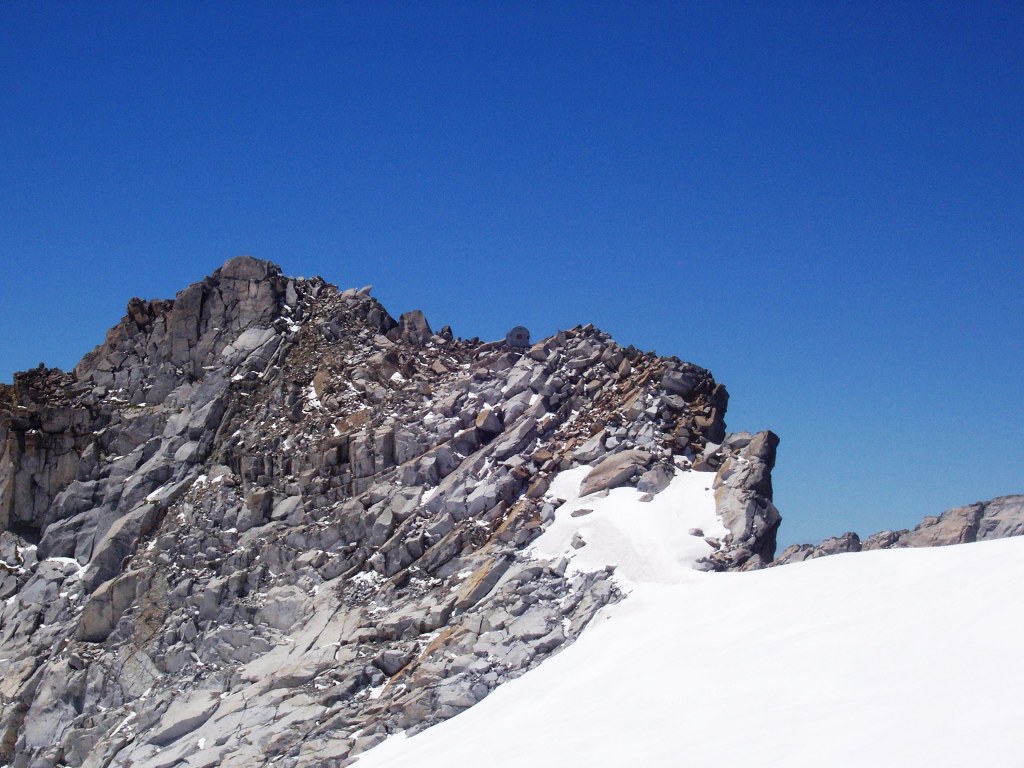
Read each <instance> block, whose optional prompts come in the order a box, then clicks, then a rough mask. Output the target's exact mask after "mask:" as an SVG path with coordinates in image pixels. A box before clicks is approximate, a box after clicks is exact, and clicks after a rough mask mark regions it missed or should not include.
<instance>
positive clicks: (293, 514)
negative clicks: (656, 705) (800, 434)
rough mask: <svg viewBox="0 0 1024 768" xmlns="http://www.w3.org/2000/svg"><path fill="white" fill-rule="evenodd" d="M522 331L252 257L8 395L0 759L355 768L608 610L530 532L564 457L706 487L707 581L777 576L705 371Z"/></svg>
mask: <svg viewBox="0 0 1024 768" xmlns="http://www.w3.org/2000/svg"><path fill="white" fill-rule="evenodd" d="M515 321H516V318H510V322H509V326H510V327H511V328H512V330H511V331H510V332H509V334H508V336H507V337H506V338H504V339H501V340H500V341H494V342H487V343H484V342H481V341H479V340H477V339H472V340H465V339H460V338H457V337H455V336H454V335H453V334H452V332H451V330H450V329H449V328H447V327H445V328H442V329H441V330H439V331H437V332H435V331H434V330H433V329H432V328H431V326H430V324H429V323H428V321H427V319H426V318H425V317H424V315H423V313H422V312H418V311H413V312H407V313H405V314H403V315H401V316H400V317H399V318H398V319H397V320H396V319H395V318H394V317H392V316H391V315H390V314H389V313H388V312H387V310H386V309H385V308H384V307H382V306H381V305H380V303H379V302H378V301H377V300H376V299H374V298H373V297H372V296H371V295H370V290H369V289H368V288H364V289H361V290H356V289H348V290H339V289H338V288H336V287H335V286H333V285H330V284H328V283H326V282H325V281H324V280H322V279H320V278H313V279H301V278H289V277H286V276H284V275H283V274H282V272H281V270H280V269H279V268H278V267H277V266H275V265H274V264H271V263H269V262H266V261H260V260H257V259H254V258H250V257H239V258H234V259H231V260H230V261H228V262H227V263H226V264H224V265H223V266H222V267H221V268H220V269H218V270H216V271H215V272H214V273H213V274H212V275H210V276H209V277H207V278H206V279H204V280H202V281H200V282H197V283H195V284H193V285H190V286H188V287H187V288H185V289H184V290H182V291H181V292H180V293H179V294H178V295H177V296H176V297H175V298H174V299H173V300H155V301H146V300H141V299H132V300H131V301H129V302H128V307H127V313H126V315H125V317H124V318H123V319H122V320H121V322H120V323H119V324H118V325H117V326H115V327H114V328H112V329H111V330H110V331H109V333H108V334H107V338H106V341H105V342H104V343H103V344H101V345H100V346H99V347H97V348H96V349H95V350H93V351H92V352H90V353H89V354H87V355H86V356H85V357H84V358H83V359H82V361H81V362H80V363H79V364H78V365H77V366H76V367H75V369H74V370H73V371H71V372H64V371H61V370H57V369H47V368H45V367H42V366H41V367H40V368H38V369H36V370H32V371H27V372H24V373H20V374H17V375H16V376H15V379H14V384H13V386H6V385H5V386H3V387H2V388H0V452H2V453H0V600H2V601H3V602H2V613H0V665H2V670H3V675H2V681H0V763H5V764H10V765H12V766H16V767H17V768H28V767H29V766H32V767H33V768H35V767H39V768H42V767H43V766H88V768H105V767H106V766H133V767H138V768H141V767H142V766H145V767H146V768H171V767H172V766H191V767H192V768H202V767H204V766H245V767H246V768H249V767H250V766H257V765H266V764H270V763H273V764H274V765H276V766H289V767H291V766H341V765H347V764H349V763H351V762H353V761H354V760H355V759H356V757H357V756H358V755H359V754H360V753H361V752H363V751H365V750H366V749H368V748H369V747H370V746H372V745H374V744H376V743H378V742H379V741H381V740H382V739H383V738H385V736H386V735H387V734H389V733H393V732H396V731H399V730H414V731H415V730H419V729H422V728H425V727H427V726H429V725H431V724H433V723H435V722H438V721H440V720H444V719H446V718H450V717H451V716H453V715H455V714H457V713H458V712H461V711H462V710H464V709H466V708H467V707H470V706H472V705H473V704H474V703H476V702H478V701H480V700H481V699H483V698H484V697H486V696H487V695H488V694H489V693H490V692H491V691H492V690H494V688H495V687H496V686H499V685H501V684H502V683H503V682H504V681H506V680H509V679H511V678H514V677H516V676H518V675H521V674H522V673H524V672H525V671H527V670H529V669H530V668H531V667H533V666H535V665H537V664H539V663H540V662H541V661H542V660H544V659H545V658H546V657H548V656H549V655H551V654H553V653H556V652H557V651H558V650H559V649H561V648H563V647H565V646H567V645H568V644H570V643H572V642H573V640H574V639H575V638H577V637H578V635H579V634H580V632H581V631H582V630H583V628H584V627H585V626H586V625H587V623H588V622H589V621H590V620H591V619H592V618H593V616H594V615H595V612H596V611H598V609H600V608H601V607H602V606H603V605H606V604H608V603H609V602H612V601H616V600H618V599H620V597H621V589H620V585H619V584H618V582H617V581H616V576H615V573H614V569H613V568H611V567H609V568H604V569H598V570H596V571H593V570H591V571H588V570H585V569H580V568H575V567H572V557H573V555H572V554H571V553H569V554H568V555H567V556H565V557H560V558H557V559H554V560H552V559H550V558H544V557H541V556H540V555H539V554H537V552H536V551H535V550H532V549H531V542H533V540H534V539H535V538H536V537H538V536H539V535H540V534H541V533H542V532H543V531H544V530H545V527H546V526H547V525H548V524H549V523H550V522H551V521H552V519H553V517H554V513H555V510H556V508H557V507H558V506H559V504H560V503H561V501H562V500H561V499H560V498H558V497H557V496H556V495H555V494H554V492H553V491H552V483H553V481H554V479H555V478H556V476H557V475H558V474H559V473H561V472H565V471H568V470H575V469H578V468H582V467H584V466H586V467H590V468H591V469H589V470H585V471H586V476H585V478H584V480H583V488H582V489H581V491H582V492H583V493H585V494H594V495H595V496H594V498H599V497H600V496H601V495H606V494H608V493H609V492H610V491H611V490H612V489H615V488H617V487H620V486H630V487H634V488H635V489H636V492H637V493H638V494H644V496H643V497H642V498H643V499H646V500H654V499H655V497H656V496H657V495H658V494H659V493H661V492H662V491H663V490H664V489H665V488H666V487H667V486H668V485H669V483H670V481H671V480H672V478H673V477H674V476H676V475H678V474H680V473H691V472H692V473H706V477H707V481H706V482H707V487H708V490H709V492H712V493H713V494H714V503H715V505H716V507H717V513H718V516H719V518H720V519H721V521H722V523H723V524H724V528H723V530H724V531H726V532H727V533H726V534H725V535H721V534H719V535H717V536H715V537H712V536H707V537H705V534H704V532H703V531H701V530H699V529H692V530H690V531H689V535H690V536H692V537H694V539H695V540H696V541H697V542H698V543H699V545H700V546H701V547H702V548H703V550H702V551H704V552H705V555H704V556H703V557H702V558H701V559H700V561H699V566H700V567H702V568H704V569H708V570H726V569H748V568H756V567H760V566H763V565H765V564H766V563H768V562H769V561H771V559H772V557H773V555H774V550H775V534H776V529H777V528H778V525H779V522H780V517H779V514H778V512H777V511H776V509H775V507H774V506H773V504H772V483H771V470H772V467H773V464H774V460H775V451H776V446H777V444H778V438H777V437H776V436H775V435H774V434H772V433H770V432H764V433H760V434H756V435H751V434H745V433H739V434H728V433H726V430H725V422H724V415H725V409H726V405H727V402H728V394H727V392H726V389H725V387H724V386H723V385H722V384H720V383H718V382H716V381H715V380H714V378H713V377H712V375H711V374H710V373H709V372H708V371H706V370H704V369H703V368H700V367H698V366H696V365H692V364H690V363H686V362H683V361H681V360H679V359H676V358H666V357H659V356H656V355H655V354H653V353H648V352H641V351H639V350H637V349H635V348H633V347H621V346H619V345H618V344H616V343H615V342H614V341H613V340H612V339H611V338H610V337H609V336H608V335H607V334H605V333H602V332H601V331H599V330H597V329H596V328H594V327H592V326H582V327H576V328H573V329H572V330H567V331H563V332H559V333H558V334H556V335H554V336H551V337H549V338H545V339H542V340H540V341H537V342H536V343H532V344H531V341H530V336H529V331H528V330H527V329H526V328H523V327H521V326H515V325H514V323H515ZM587 511H588V510H579V511H578V513H579V514H583V513H585V512H587ZM574 514H577V512H574ZM578 538H579V537H577V539H578ZM573 547H574V549H577V548H580V547H582V548H584V550H585V547H586V542H585V541H583V540H579V541H577V540H576V539H574V543H573ZM584 550H580V551H584Z"/></svg>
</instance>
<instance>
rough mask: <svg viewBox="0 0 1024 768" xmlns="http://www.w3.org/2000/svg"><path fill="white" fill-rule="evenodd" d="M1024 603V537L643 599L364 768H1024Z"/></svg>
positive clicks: (827, 562)
mask: <svg viewBox="0 0 1024 768" xmlns="http://www.w3.org/2000/svg"><path fill="white" fill-rule="evenodd" d="M584 549H586V548H584ZM662 556H663V553H662V552H658V553H657V557H659V558H660V557H662ZM1022 583H1024V537H1021V538H1015V539H1004V540H999V541H989V542H982V543H977V544H963V545H959V546H953V547H941V548H935V549H900V550H884V551H875V552H864V553H857V554H847V555H836V556H832V557H825V558H821V559H818V560H812V561H809V562H804V563H796V564H793V565H787V566H783V567H780V568H773V569H769V570H763V571H755V572H751V573H699V572H696V571H691V572H689V573H688V574H687V576H686V578H685V579H682V578H677V579H676V580H674V581H672V582H671V583H658V582H657V581H646V582H644V583H635V584H634V585H633V588H632V591H631V592H630V594H629V595H628V596H627V597H626V599H625V600H623V601H622V602H620V603H618V604H616V605H613V606H610V607H609V608H606V609H605V610H603V611H602V612H601V613H600V614H599V615H598V616H597V617H596V618H595V619H594V621H593V622H592V623H591V625H590V626H589V627H588V628H587V629H586V630H585V631H584V632H583V634H582V636H581V637H580V639H579V640H577V641H576V642H575V643H574V644H573V645H571V646H569V647H568V648H566V649H565V650H564V651H563V652H562V653H559V654H557V655H555V656H554V657H552V658H550V659H548V660H547V661H545V662H544V663H542V664H541V665H540V666H538V667H537V668H536V669H534V670H532V671H531V672H529V673H527V674H526V675H524V676H523V677H521V678H519V679H517V680H513V681H511V682H509V683H506V684H505V685H502V686H501V687H499V688H498V689H497V690H496V691H495V692H494V693H492V694H491V695H490V696H489V697H487V698H486V699H484V700H483V701H482V702H481V703H479V704H477V705H476V706H475V707H472V708H470V709H468V710H466V711H465V712H463V713H462V714H460V715H458V716H457V717H455V718H452V719H451V720H448V721H446V722H444V723H441V724H440V725H437V726H435V727H433V728H430V729H428V730H426V731H424V732H423V733H420V734H417V735H416V736H413V737H411V738H406V737H404V736H395V737H392V738H390V739H388V740H387V741H385V742H384V743H383V744H381V745H380V746H378V747H376V748H374V749H372V750H370V751H369V752H368V753H367V754H366V755H364V756H363V757H362V758H360V759H359V760H358V761H357V766H358V768H397V767H398V766H402V767H403V768H407V767H408V766H416V767H417V768H478V766H481V765H486V766H488V768H522V766H524V765H529V766H543V767H545V768H546V767H548V766H552V767H556V766H557V767H558V768H613V767H614V768H622V766H647V767H649V766H659V767H660V766H673V767H674V766H752V765H760V766H786V767H787V768H791V767H794V766H797V767H799V766H807V767H808V768H811V767H812V766H813V767H814V768H820V766H830V768H835V767H837V766H838V767H843V766H849V767H850V768H853V767H854V766H856V767H857V768H861V767H862V766H867V765H870V766H893V767H895V766H899V767H900V768H908V767H912V766H920V767H921V768H925V767H926V766H927V768H937V767H943V766H948V767H949V768H954V767H956V768H962V766H987V768H1011V767H1012V768H1020V766H1022V765H1024V728H1022V727H1021V723H1022V722H1024V698H1022V697H1021V695H1020V692H1021V691H1022V690H1024V653H1022V652H1021V651H1022V648H1024V640H1022V638H1024V634H1022V630H1024V611H1022V610H1021V607H1022V606H1021V597H1020V585H1021V584H1022Z"/></svg>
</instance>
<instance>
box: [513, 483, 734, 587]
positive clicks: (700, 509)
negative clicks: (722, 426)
mask: <svg viewBox="0 0 1024 768" xmlns="http://www.w3.org/2000/svg"><path fill="white" fill-rule="evenodd" d="M590 469H591V468H590V467H587V466H583V467H576V468H575V469H570V470H567V471H565V472H561V473H559V474H558V475H557V476H556V477H555V479H554V480H553V481H552V483H551V487H550V488H549V490H548V495H549V496H554V497H556V498H559V499H565V502H564V503H563V504H562V505H561V506H559V507H558V509H557V510H556V511H555V519H554V521H552V522H551V524H550V525H548V527H547V528H546V529H545V530H544V533H543V534H541V536H540V537H538V538H537V540H536V541H535V542H534V543H533V547H532V549H533V553H534V554H535V555H537V556H539V557H542V558H550V559H554V558H557V557H559V556H563V555H564V556H566V557H569V558H570V559H571V568H570V571H572V570H576V571H587V572H591V571H598V570H601V569H603V568H604V567H605V566H607V565H614V566H615V577H616V579H617V580H618V581H619V582H620V583H621V584H623V585H624V586H629V585H632V584H638V583H650V582H652V583H660V584H667V583H675V582H678V581H685V580H688V579H689V578H690V577H691V575H692V573H693V564H694V562H696V560H698V559H699V558H701V557H706V556H707V555H710V554H711V553H712V552H713V551H714V550H712V548H711V545H710V544H708V543H707V542H706V541H704V539H703V538H702V537H700V536H691V535H690V534H689V530H690V529H692V528H699V529H700V530H701V531H702V532H703V534H704V535H705V536H715V537H719V538H720V537H722V536H724V535H725V534H726V533H727V531H726V529H725V527H724V526H723V525H722V523H721V521H720V520H719V519H718V516H717V515H716V514H715V497H714V494H713V492H712V490H711V481H712V480H713V479H714V475H712V474H710V473H707V472H680V471H677V472H676V474H675V476H674V477H673V478H672V482H671V483H670V484H669V486H668V487H667V488H666V489H665V490H663V491H662V492H661V493H659V494H657V495H656V496H654V498H653V499H652V500H651V501H647V502H644V501H641V500H640V499H641V498H642V497H643V494H641V493H640V492H639V491H637V490H636V489H635V488H631V487H623V488H612V489H611V490H610V491H608V492H607V495H605V494H603V493H593V494H590V495H588V496H583V497H580V495H579V490H580V484H581V483H582V482H583V479H584V478H585V477H586V476H587V473H588V472H590ZM587 509H589V510H593V511H591V512H589V513H587V514H584V515H580V516H578V517H573V512H579V511H581V510H587ZM577 534H578V535H579V536H580V537H581V538H582V539H583V541H584V542H586V546H584V547H581V548H579V549H575V548H573V546H572V540H573V537H574V536H576V535H577Z"/></svg>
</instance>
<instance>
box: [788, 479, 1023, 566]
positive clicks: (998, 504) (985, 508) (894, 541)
mask: <svg viewBox="0 0 1024 768" xmlns="http://www.w3.org/2000/svg"><path fill="white" fill-rule="evenodd" d="M1021 535H1024V495H1015V496H1000V497H999V498H996V499H992V500H991V501H979V502H975V503H974V504H968V505H967V506H966V507H956V508H955V509H948V510H946V511H945V512H943V513H942V514H941V515H939V516H938V517H926V518H924V520H922V521H921V522H920V523H918V524H917V526H915V527H914V528H913V529H912V530H906V529H904V530H901V531H879V532H878V533H875V534H872V535H871V536H869V537H868V538H866V539H861V538H860V537H859V536H858V535H857V534H856V533H853V532H852V531H850V532H847V533H844V534H843V535H842V536H834V537H832V538H828V539H825V540H824V541H822V542H821V543H820V544H794V545H793V546H791V547H787V548H786V549H785V550H784V551H783V552H782V554H781V555H779V557H778V559H777V560H775V561H774V562H773V563H772V565H773V566H774V565H785V564H786V563H798V562H800V561H801V560H811V559H813V558H815V557H824V556H826V555H836V554H841V553H843V552H862V551H865V552H866V551H869V550H872V549H901V548H905V547H942V546H946V545H949V544H966V543H969V542H973V541H986V540H989V539H1005V538H1008V537H1010V536H1021Z"/></svg>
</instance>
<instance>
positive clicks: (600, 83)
mask: <svg viewBox="0 0 1024 768" xmlns="http://www.w3.org/2000/svg"><path fill="white" fill-rule="evenodd" d="M840 5H848V6H851V7H845V8H841V7H837V6H840ZM0 115H2V119H0V262H2V264H3V268H4V269H3V278H2V280H0V307H2V311H0V380H3V381H10V380H11V375H12V372H13V371H15V370H21V369H24V368H28V367H31V366H34V365H36V364H37V363H39V362H40V361H45V362H46V363H47V364H49V365H59V366H61V367H70V366H72V365H74V363H75V362H76V361H77V359H78V358H79V357H81V355H82V354H83V353H85V352H86V351H87V350H88V349H90V348H91V347H92V346H94V345H95V344H97V343H99V342H100V341H101V340H102V337H103V333H104V331H105V329H106V328H108V327H109V326H111V325H113V324H114V323H115V322H117V320H118V319H119V318H120V317H121V315H122V314H123V312H124V306H125V304H126V302H127V299H128V298H129V297H131V296H134V295H139V296H143V297H150V298H153V297H170V296H173V294H174V293H175V291H177V290H179V289H180V288H182V287H184V286H185V285H186V284H188V283H190V282H193V281H195V280H198V279H200V278H201V277H203V276H204V275H206V274H208V273H209V272H211V271H212V270H213V269H215V268H216V267H217V266H219V265H220V264H221V263H223V262H224V261H225V260H226V259H227V258H229V257H230V256H232V255H236V254H240V253H250V254H253V255H256V256H259V257H261V258H267V259H271V260H274V261H276V262H278V263H279V264H281V265H282V267H283V268H284V270H285V271H286V272H287V273H288V274H292V275H304V276H311V275H314V274H320V275H323V276H324V277H325V278H327V279H328V280H330V281H331V282H334V283H337V284H339V285H341V286H361V285H364V284H367V283H373V284H374V285H375V293H376V295H377V296H378V297H379V298H380V299H381V300H382V301H383V302H384V303H385V305H386V306H387V307H388V308H389V309H390V310H391V312H392V314H395V315H396V316H397V314H399V313H401V312H403V311H405V310H408V309H413V308H422V309H423V310H424V311H425V312H426V313H427V317H428V319H429V320H430V322H431V323H432V324H434V325H435V327H439V326H440V325H443V324H446V323H448V324H451V325H452V326H453V327H454V329H455V331H456V333H458V334H460V335H462V336H467V337H468V336H480V337H484V338H495V337H498V336H500V335H502V334H504V332H505V331H506V330H507V329H508V328H509V327H511V326H512V325H516V324H519V323H522V324H524V325H526V326H528V327H529V328H530V329H531V330H532V331H533V334H534V336H535V337H537V336H542V335H547V334H550V333H553V332H554V331H555V330H557V329H558V328H563V327H570V326H572V325H575V324H576V323H580V322H593V323H595V324H597V325H598V326H600V327H602V328H604V329H605V330H607V331H609V332H610V333H612V334H613V335H614V336H615V337H616V338H617V339H618V340H619V341H620V342H622V343H623V344H630V343H632V344H636V345H637V346H640V347H643V348H645V349H655V350H657V351H658V352H659V353H662V354H675V355H678V356H679V357H681V358H683V359H686V360H691V361H694V362H696V363H699V364H701V365H704V366H706V367H708V368H710V369H711V370H712V371H713V372H714V373H715V375H716V377H717V378H718V379H719V380H721V381H724V382H725V383H726V385H727V386H728V387H729V390H730V392H731V394H732V401H731V403H730V409H729V418H728V422H729V427H730V428H731V429H749V430H758V429H765V428H771V429H773V430H775V431H776V432H778V433H779V435H781V437H782V445H781V448H780V457H779V465H778V468H777V471H776V475H775V478H776V499H777V502H778V505H779V507H780V509H781V510H782V513H783V515H784V517H785V523H784V524H783V533H782V541H783V543H792V542H794V541H800V540H817V539H820V538H822V537H823V536H826V535H830V534H834V533H839V532H841V531H843V530H847V529H854V530H857V531H858V532H860V533H862V534H866V533H870V532H872V531H874V530H877V529H879V528H883V527H903V526H909V525H913V524H914V523H915V522H916V521H917V520H918V519H919V518H920V517H921V516H923V515H925V514H931V513H937V512H939V511H941V510H943V509H945V508H947V507H950V506H954V505H958V504H963V503H968V502H971V501H975V500H978V499H982V498H988V497H991V496H994V495H1000V494H1006V493H1014V492H1024V478H1022V468H1024V440H1022V434H1024V403H1022V394H1024V386H1022V381H1024V364H1022V342H1021V339H1022V337H1024V319H1022V318H1024V312H1022V294H1024V264H1022V262H1024V258H1022V256H1024V142H1022V136H1024V5H1022V4H1021V3H1019V2H984V3H982V2H964V3H952V2H916V3H915V2H894V3H851V4H838V3H822V2H808V3H777V2H765V3H760V4H754V3H751V4H748V3H717V2H715V3H707V4H704V3H684V2H680V3H658V2H652V3H639V4H637V3H624V2H623V3H600V2H596V3H595V2H587V3H581V4H569V3H563V4H553V3H541V2H537V3H495V2H483V3H475V2H474V3H468V2H467V3H376V2H375V3H369V2H368V3H361V4H354V3H353V4H345V3H340V2H338V3H330V4H317V3H283V2H282V3H260V2H254V3H227V2H223V3H187V2H185V3H181V2H175V3H167V4H159V3H144V4H142V3H113V2H106V3H63V2H61V3H58V2H42V3H34V2H32V3H30V2H5V3H3V4H0Z"/></svg>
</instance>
